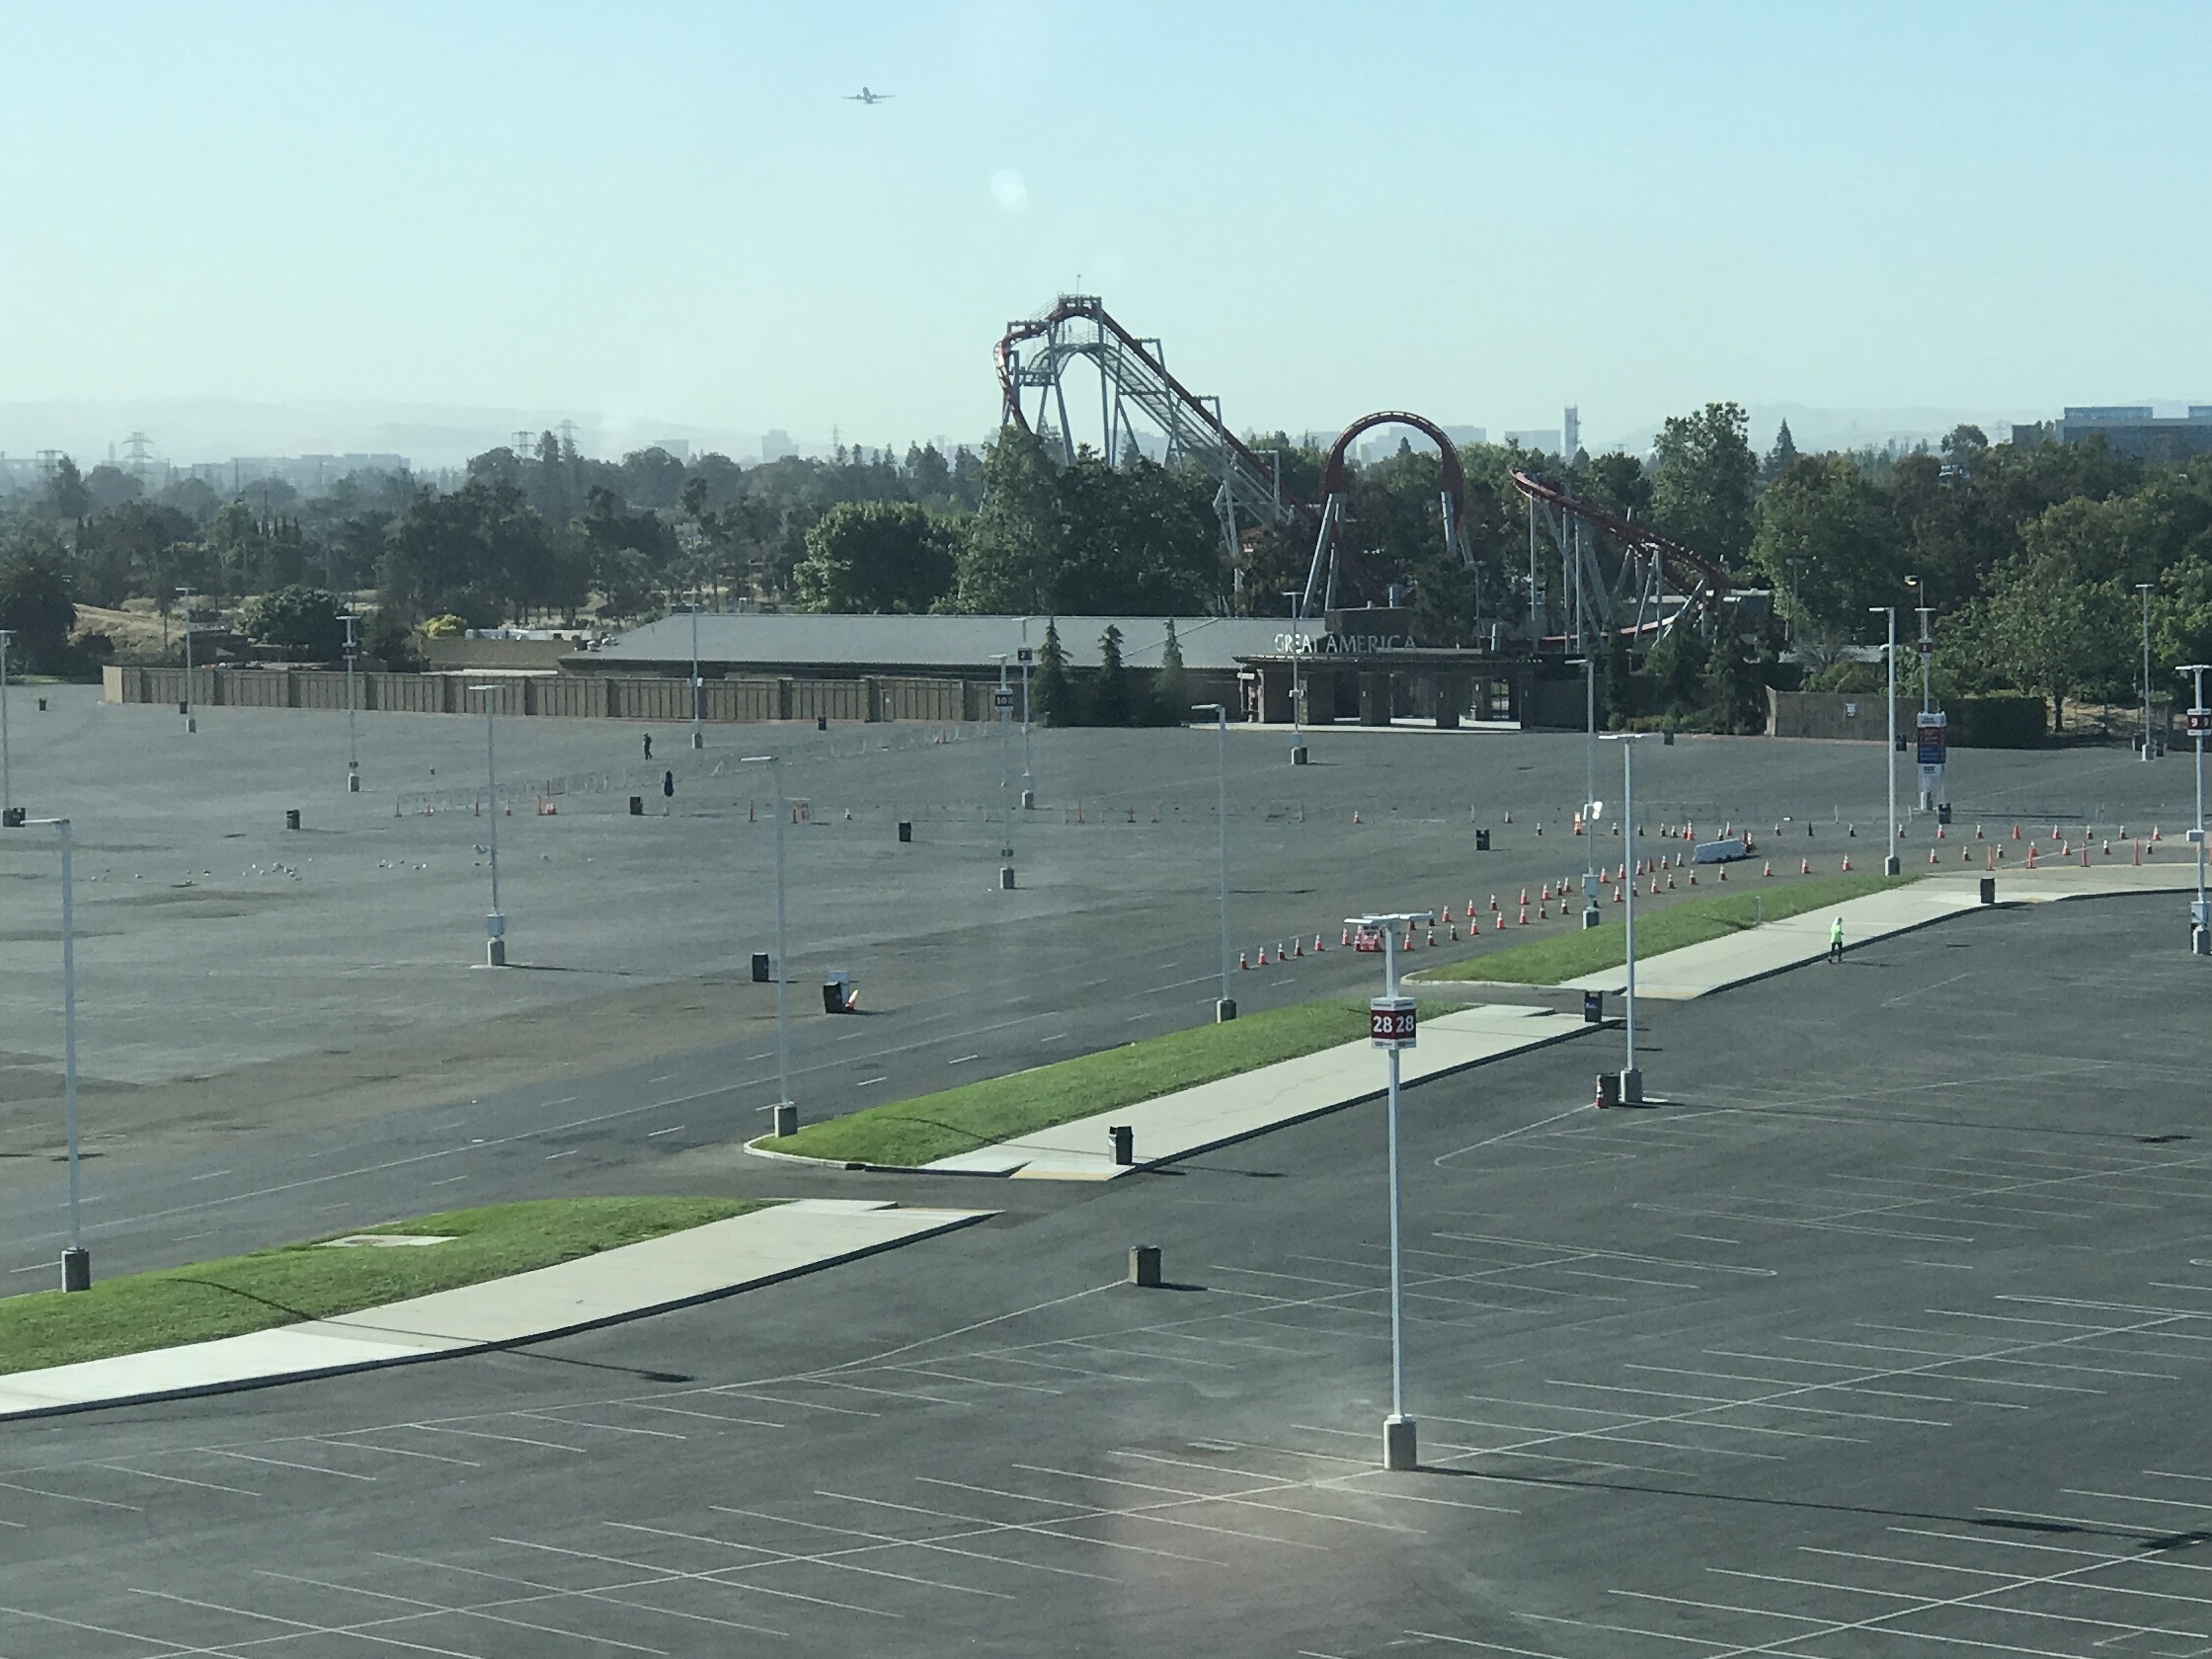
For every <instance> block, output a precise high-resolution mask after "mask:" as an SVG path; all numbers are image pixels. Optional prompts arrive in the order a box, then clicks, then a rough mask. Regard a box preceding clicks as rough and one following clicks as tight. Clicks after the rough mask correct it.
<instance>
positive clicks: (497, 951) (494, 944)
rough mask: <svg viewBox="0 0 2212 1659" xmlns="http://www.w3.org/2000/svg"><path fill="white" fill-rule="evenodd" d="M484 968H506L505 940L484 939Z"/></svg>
mask: <svg viewBox="0 0 2212 1659" xmlns="http://www.w3.org/2000/svg"><path fill="white" fill-rule="evenodd" d="M484 966H485V967H487V968H505V967H506V966H507V941H506V940H505V939H486V940H485V941H484Z"/></svg>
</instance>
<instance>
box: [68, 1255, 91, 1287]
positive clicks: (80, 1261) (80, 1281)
mask: <svg viewBox="0 0 2212 1659" xmlns="http://www.w3.org/2000/svg"><path fill="white" fill-rule="evenodd" d="M61 1288H62V1289H63V1290H65V1291H89V1290H91V1289H92V1252H91V1251H90V1250H86V1249H82V1248H79V1249H74V1250H64V1251H62V1252H61Z"/></svg>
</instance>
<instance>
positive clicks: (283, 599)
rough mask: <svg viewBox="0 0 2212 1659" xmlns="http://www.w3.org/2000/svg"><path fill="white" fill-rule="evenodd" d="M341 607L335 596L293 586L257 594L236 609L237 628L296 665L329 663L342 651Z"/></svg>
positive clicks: (343, 630) (343, 637)
mask: <svg viewBox="0 0 2212 1659" xmlns="http://www.w3.org/2000/svg"><path fill="white" fill-rule="evenodd" d="M343 608H344V607H343V606H342V605H340V604H339V602H338V597H337V595H336V594H334V593H327V592H325V591H324V590H323V589H320V588H304V587H298V586H293V587H289V588H278V589H276V590H275V591H274V592H272V593H260V594H256V595H255V596H254V597H253V598H250V599H248V600H247V601H246V602H245V603H244V604H243V605H241V606H240V607H239V609H238V626H239V629H240V631H241V632H243V633H244V634H245V636H246V637H247V638H248V639H250V640H254V641H257V642H258V643H260V644H263V645H273V646H276V648H277V649H278V650H280V651H282V652H283V653H284V655H285V656H286V657H289V658H291V659H292V660H294V661H296V662H314V663H320V662H332V661H335V660H336V659H337V658H338V657H339V656H340V654H341V653H342V652H343V651H344V650H345V646H346V626H345V624H344V623H343V622H341V621H339V619H338V613H339V611H340V610H341V609H343Z"/></svg>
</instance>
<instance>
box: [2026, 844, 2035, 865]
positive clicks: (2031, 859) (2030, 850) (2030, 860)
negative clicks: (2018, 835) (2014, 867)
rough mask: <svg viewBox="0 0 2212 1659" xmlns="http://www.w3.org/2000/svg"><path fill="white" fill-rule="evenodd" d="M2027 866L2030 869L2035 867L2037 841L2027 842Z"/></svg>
mask: <svg viewBox="0 0 2212 1659" xmlns="http://www.w3.org/2000/svg"><path fill="white" fill-rule="evenodd" d="M2027 867H2028V868H2029V869H2030V870H2032V869H2034V868H2035V843H2034V842H2033V841H2029V842H2028V843H2027Z"/></svg>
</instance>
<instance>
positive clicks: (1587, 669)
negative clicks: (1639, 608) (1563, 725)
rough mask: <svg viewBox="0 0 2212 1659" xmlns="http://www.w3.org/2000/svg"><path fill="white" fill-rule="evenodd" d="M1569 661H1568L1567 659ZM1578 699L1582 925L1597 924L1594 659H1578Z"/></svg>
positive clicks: (1596, 698) (1596, 671) (1596, 744)
mask: <svg viewBox="0 0 2212 1659" xmlns="http://www.w3.org/2000/svg"><path fill="white" fill-rule="evenodd" d="M1570 661H1571V660H1570ZM1582 697H1583V705H1584V717H1585V719H1586V720H1587V721H1588V732H1587V734H1586V736H1585V737H1584V739H1583V754H1582V841H1583V848H1582V852H1583V857H1582V925H1583V926H1585V927H1595V926H1597V925H1598V921H1599V915H1598V826H1597V822H1596V820H1597V812H1598V660H1597V659H1596V658H1595V657H1592V656H1590V655H1588V654H1585V655H1584V656H1583V658H1582Z"/></svg>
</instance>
